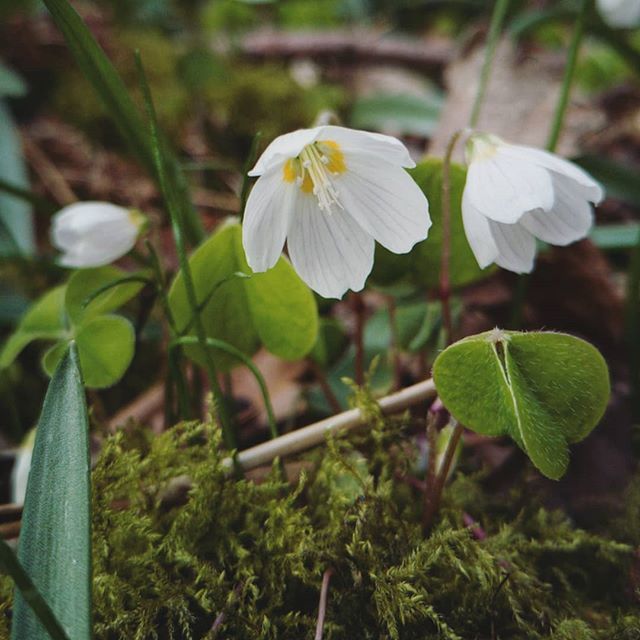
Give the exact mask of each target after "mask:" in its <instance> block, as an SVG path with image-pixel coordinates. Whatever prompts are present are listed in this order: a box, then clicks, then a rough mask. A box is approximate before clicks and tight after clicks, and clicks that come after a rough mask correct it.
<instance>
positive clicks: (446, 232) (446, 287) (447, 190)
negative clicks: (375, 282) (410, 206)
mask: <svg viewBox="0 0 640 640" xmlns="http://www.w3.org/2000/svg"><path fill="white" fill-rule="evenodd" d="M461 135H462V131H456V133H454V134H453V136H451V140H449V144H448V145H447V150H446V153H445V156H444V160H443V161H442V252H441V254H440V304H441V305H442V324H443V328H444V334H445V340H446V344H447V345H450V344H451V342H452V339H453V319H452V317H451V282H450V277H449V263H450V261H451V158H452V156H453V150H454V149H455V147H456V144H457V142H458V140H459V139H460V136H461Z"/></svg>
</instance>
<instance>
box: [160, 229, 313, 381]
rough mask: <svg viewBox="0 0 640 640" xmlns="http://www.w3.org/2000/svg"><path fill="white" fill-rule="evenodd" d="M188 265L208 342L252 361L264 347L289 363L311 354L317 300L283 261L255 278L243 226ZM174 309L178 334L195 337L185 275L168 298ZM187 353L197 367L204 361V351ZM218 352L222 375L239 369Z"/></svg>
mask: <svg viewBox="0 0 640 640" xmlns="http://www.w3.org/2000/svg"><path fill="white" fill-rule="evenodd" d="M189 264H190V266H191V272H192V277H193V282H194V287H195V290H196V297H197V300H198V304H200V305H201V306H202V310H201V318H202V322H203V325H204V329H205V332H206V335H207V337H208V338H214V339H217V340H222V341H224V342H227V343H229V344H231V345H233V346H234V347H236V348H237V349H240V351H242V352H243V353H246V354H247V355H253V354H254V353H255V352H256V351H257V350H258V348H259V347H260V346H261V345H262V346H264V347H266V348H267V349H268V350H269V351H270V352H271V353H273V354H275V355H277V356H279V357H281V358H284V359H287V360H295V359H298V358H301V357H303V356H304V355H306V354H307V353H309V351H311V349H312V348H313V346H314V344H315V342H316V336H317V333H318V312H317V307H316V302H315V299H314V297H313V294H312V293H311V291H310V290H309V288H308V287H307V286H306V285H305V284H304V283H303V282H302V280H300V278H299V277H298V275H297V274H296V273H295V271H294V270H293V267H292V266H291V265H290V263H289V262H288V260H287V259H286V258H284V257H281V258H280V259H279V260H278V262H277V263H276V265H275V266H274V267H273V268H272V269H270V270H269V271H266V272H265V273H256V274H253V273H252V272H251V269H250V267H249V265H248V264H247V261H246V258H245V255H244V249H243V247H242V229H241V227H240V225H239V224H238V223H236V222H228V223H227V224H223V225H222V226H221V227H220V228H219V229H218V230H217V231H216V232H215V233H214V234H213V235H212V236H211V237H210V238H209V239H208V240H207V241H206V242H205V243H204V244H202V245H201V246H200V247H199V248H198V249H197V250H196V251H195V252H194V253H193V255H192V256H191V257H190V259H189ZM169 305H170V307H171V311H172V313H173V316H174V319H175V322H176V325H177V328H178V331H179V332H181V333H187V334H191V335H194V332H195V328H194V326H193V325H194V323H193V314H192V312H191V307H190V305H189V301H188V299H187V292H186V288H185V286H184V279H183V276H182V273H181V272H180V273H178V275H177V276H176V278H175V280H174V282H173V285H172V287H171V290H170V292H169ZM186 351H187V353H188V354H189V355H190V356H191V357H192V358H194V359H195V360H196V361H198V362H202V361H203V354H202V353H201V351H200V349H199V347H196V346H191V347H187V348H186ZM214 351H215V362H216V365H217V367H218V368H219V369H221V370H226V369H230V368H231V367H233V366H236V365H238V364H240V363H239V361H238V360H237V358H234V357H232V356H230V355H229V354H228V353H225V352H222V351H220V350H214Z"/></svg>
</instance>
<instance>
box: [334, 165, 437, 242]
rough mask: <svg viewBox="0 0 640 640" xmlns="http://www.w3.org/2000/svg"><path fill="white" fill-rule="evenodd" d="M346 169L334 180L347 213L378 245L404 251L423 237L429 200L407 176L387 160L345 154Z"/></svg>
mask: <svg viewBox="0 0 640 640" xmlns="http://www.w3.org/2000/svg"><path fill="white" fill-rule="evenodd" d="M346 165H347V172H346V173H345V174H343V175H342V176H339V177H338V178H337V179H336V180H335V185H336V188H337V189H338V198H339V200H340V203H341V204H342V205H343V206H344V208H345V209H346V211H347V212H348V213H349V215H350V216H352V217H353V218H355V219H356V221H357V222H358V224H359V225H360V226H361V227H362V228H363V229H364V230H365V231H366V232H367V233H369V234H370V235H372V236H373V237H374V238H375V240H377V241H378V242H379V243H380V244H381V245H382V246H384V247H386V248H387V249H389V250H390V251H393V252H394V253H407V252H408V251H410V250H411V248H412V247H413V246H414V245H415V244H416V242H419V241H421V240H424V239H425V238H426V237H427V234H428V231H429V227H430V226H431V217H430V216H429V203H428V202H427V199H426V197H425V195H424V193H422V191H421V190H420V187H418V185H417V184H416V183H415V181H414V180H413V179H412V178H411V176H410V175H409V174H408V173H407V172H406V171H405V170H404V169H402V168H401V167H398V166H395V165H391V164H389V163H387V162H380V161H379V160H378V161H377V162H376V161H375V160H373V161H372V160H366V159H365V158H364V157H357V158H354V157H349V156H346Z"/></svg>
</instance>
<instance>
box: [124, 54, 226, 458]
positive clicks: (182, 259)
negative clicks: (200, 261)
mask: <svg viewBox="0 0 640 640" xmlns="http://www.w3.org/2000/svg"><path fill="white" fill-rule="evenodd" d="M136 64H137V66H138V73H139V75H140V84H141V86H142V90H143V95H144V101H145V107H146V110H147V117H148V119H149V128H150V134H151V141H152V147H153V160H154V163H155V165H156V171H157V174H158V180H159V182H160V188H161V190H162V194H163V196H164V200H165V203H166V206H167V210H168V212H169V217H170V219H171V230H172V232H173V237H174V241H175V244H176V251H177V253H178V260H179V263H180V270H181V271H182V274H183V278H184V284H185V289H186V293H187V300H188V301H189V306H190V307H191V310H192V312H193V314H194V316H195V329H196V335H197V337H198V343H199V344H200V347H201V349H202V352H203V355H204V358H205V363H206V368H207V373H208V377H209V384H210V385H211V391H212V393H213V397H214V402H215V409H216V413H217V416H218V420H219V421H220V425H221V427H222V434H223V438H224V441H225V445H226V446H227V447H228V448H229V449H236V438H235V434H234V433H233V429H232V427H231V419H230V416H229V414H228V411H227V407H226V404H225V402H224V398H223V395H222V389H221V388H220V382H219V381H218V374H217V371H216V367H215V364H214V362H213V359H212V358H211V354H210V352H209V349H207V336H206V333H205V330H204V325H203V323H202V318H201V316H200V312H199V310H198V298H197V295H196V289H195V285H194V283H193V276H192V274H191V266H190V265H189V258H188V256H187V249H186V239H185V229H184V228H183V219H182V216H181V215H180V207H179V206H178V204H179V203H177V202H176V199H175V196H174V194H173V193H172V191H171V190H170V189H169V187H168V183H167V179H166V172H165V165H164V159H163V157H162V154H161V152H160V136H159V133H158V125H157V120H156V112H155V107H154V105H153V99H152V97H151V92H150V90H149V85H148V83H147V80H146V76H145V74H144V69H143V67H142V61H141V59H140V54H139V52H136Z"/></svg>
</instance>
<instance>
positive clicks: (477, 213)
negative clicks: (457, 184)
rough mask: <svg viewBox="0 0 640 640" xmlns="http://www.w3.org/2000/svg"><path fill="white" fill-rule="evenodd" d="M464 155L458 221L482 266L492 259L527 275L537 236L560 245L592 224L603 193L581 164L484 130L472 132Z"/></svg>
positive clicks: (579, 236)
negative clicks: (482, 131)
mask: <svg viewBox="0 0 640 640" xmlns="http://www.w3.org/2000/svg"><path fill="white" fill-rule="evenodd" d="M466 158H467V164H468V167H469V168H468V172H467V181H466V184H465V187H464V192H463V194H462V221H463V223H464V229H465V232H466V234H467V239H468V240H469V244H470V245H471V249H472V250H473V253H474V255H475V257H476V259H477V261H478V264H479V265H480V266H481V267H482V268H484V267H486V266H488V265H490V264H491V263H492V262H495V263H496V264H498V265H500V266H501V267H503V268H504V269H508V270H509V271H515V272H516V273H529V272H530V271H531V270H532V269H533V263H534V258H535V255H536V238H539V239H540V240H543V241H544V242H548V243H549V244H553V245H560V246H564V245H567V244H570V243H571V242H575V241H576V240H580V239H581V238H584V237H585V236H586V235H587V233H588V231H589V229H590V228H591V225H592V223H593V211H592V207H591V204H590V203H592V202H593V203H594V204H598V203H599V202H600V201H601V200H602V198H603V197H604V192H603V189H602V187H601V186H600V185H599V184H598V183H597V182H596V181H595V180H593V178H592V177H591V176H590V175H589V174H588V173H586V172H585V171H583V170H582V169H580V167H578V166H576V165H575V164H573V163H571V162H568V161H567V160H563V159H562V158H560V157H559V156H557V155H555V154H553V153H549V152H548V151H542V150H540V149H534V148H532V147H524V146H519V145H513V144H508V143H507V142H504V141H503V140H501V139H500V138H498V137H497V136H494V135H491V134H485V133H473V134H471V136H470V137H469V139H468V140H467V145H466Z"/></svg>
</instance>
